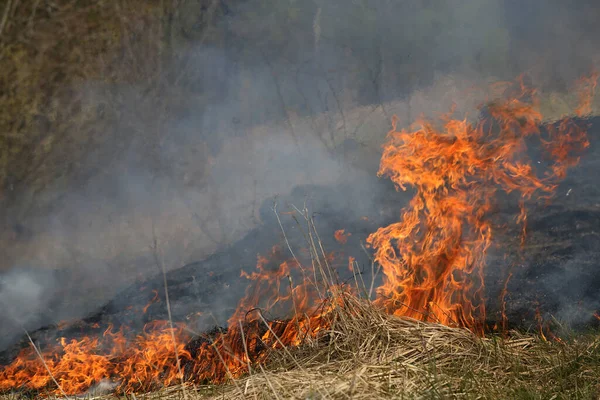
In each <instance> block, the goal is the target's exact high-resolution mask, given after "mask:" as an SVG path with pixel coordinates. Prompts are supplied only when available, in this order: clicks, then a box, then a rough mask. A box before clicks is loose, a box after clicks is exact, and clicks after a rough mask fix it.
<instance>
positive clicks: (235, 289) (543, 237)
mask: <svg viewBox="0 0 600 400" xmlns="http://www.w3.org/2000/svg"><path fill="white" fill-rule="evenodd" d="M585 123H589V124H590V131H589V136H590V142H591V146H590V148H589V149H588V151H587V152H586V154H585V155H584V156H582V158H581V162H580V164H579V165H578V166H577V167H576V168H574V169H573V170H572V171H571V172H570V174H569V176H568V177H567V178H566V179H565V180H564V182H563V183H562V184H561V185H560V186H559V188H558V190H557V192H556V196H555V198H554V199H553V201H552V202H551V204H549V205H547V204H532V205H530V206H529V217H528V238H527V241H526V243H525V245H524V246H523V247H520V245H519V228H518V227H517V226H516V225H515V224H514V218H515V216H516V215H517V212H518V209H517V208H516V204H517V203H516V202H515V201H509V200H511V199H510V198H509V197H506V198H505V199H502V200H501V201H500V202H499V203H498V206H497V210H496V216H497V217H498V220H500V221H504V222H505V223H506V224H507V227H506V228H504V229H500V230H498V231H497V234H496V238H495V246H494V247H493V248H492V249H490V252H489V256H488V265H487V268H486V295H487V298H488V322H489V324H490V325H493V324H494V323H495V322H497V321H499V310H500V305H501V304H502V302H501V301H500V300H499V298H500V294H501V292H502V287H503V286H504V283H505V282H506V279H507V276H508V274H509V273H510V274H512V277H511V279H510V280H509V283H508V293H507V295H506V303H505V304H506V315H507V317H508V321H509V326H510V327H517V328H520V329H536V326H537V322H536V310H539V312H540V313H541V314H542V315H543V316H544V317H545V319H547V320H551V318H555V319H556V320H558V321H560V322H561V323H564V324H565V325H568V326H571V327H574V328H576V329H585V328H586V327H590V326H592V325H594V324H596V325H597V324H598V323H599V321H598V320H597V319H596V318H594V317H593V313H594V312H595V311H597V310H600V290H599V289H600V179H599V177H598V176H597V171H600V168H599V167H600V157H599V156H600V143H599V141H600V118H593V119H591V120H589V121H586V122H585ZM366 179H367V178H366ZM368 179H372V182H371V183H370V184H369V185H363V184H357V185H340V186H338V187H321V186H302V187H298V188H297V189H296V190H295V191H294V192H293V193H292V194H291V195H290V196H287V197H284V198H278V199H277V204H278V210H279V211H282V212H285V211H288V210H289V209H290V208H289V205H290V204H292V203H293V204H295V205H297V206H302V205H303V204H304V202H305V201H306V204H307V206H308V207H309V209H310V210H312V211H313V214H312V215H313V216H314V218H315V223H316V227H317V231H318V232H319V234H320V236H321V238H322V241H323V245H324V247H325V249H327V251H333V252H335V253H336V259H337V260H341V261H340V265H338V267H339V271H340V275H341V279H342V280H344V279H347V278H348V277H349V273H348V270H347V262H346V261H345V260H346V259H347V258H346V256H350V255H351V256H353V257H356V259H357V261H358V263H359V265H360V266H361V268H363V276H364V278H365V280H367V281H369V280H370V274H371V263H370V258H369V255H368V254H366V253H365V252H364V251H363V250H361V243H364V240H365V238H366V237H367V236H368V234H370V233H371V232H373V231H375V230H376V229H377V228H378V227H379V226H382V225H384V224H388V223H390V222H393V221H394V220H395V219H396V218H397V213H398V210H399V209H400V208H401V207H402V206H403V205H404V204H405V203H406V200H407V199H408V198H409V196H410V194H409V193H397V192H396V191H395V190H394V188H393V186H392V184H391V183H390V182H389V181H387V180H385V179H381V180H377V178H376V177H372V178H368ZM365 188H368V189H365ZM365 197H369V198H370V199H371V200H372V201H370V202H362V201H360V199H361V198H365ZM513 200H514V199H513ZM366 204H377V205H378V209H377V210H372V209H371V210H367V209H364V210H363V209H361V207H363V208H365V207H366ZM272 206H273V200H269V201H266V202H265V203H264V204H263V207H262V209H261V220H262V222H263V223H262V225H261V227H259V228H257V229H254V230H253V231H251V232H250V233H249V234H248V235H246V236H245V237H244V238H243V239H242V240H240V241H238V242H236V243H234V244H233V245H231V246H230V247H229V248H227V249H226V250H224V251H221V252H219V253H216V254H214V255H212V256H210V257H208V258H207V259H205V260H202V261H198V262H194V263H190V264H187V265H185V266H183V267H182V268H180V269H177V270H174V271H171V272H168V273H167V284H168V288H169V297H170V302H171V309H172V314H173V319H174V320H176V321H186V322H187V323H188V324H189V325H190V326H191V328H192V329H194V330H202V331H209V330H210V329H213V328H214V327H215V326H216V325H223V324H224V323H225V321H226V319H227V317H228V316H229V315H230V314H231V312H232V311H233V310H234V308H235V306H236V303H237V301H238V300H239V299H240V298H241V297H242V296H243V293H244V290H245V287H246V286H247V283H248V282H247V281H246V280H245V279H244V278H242V277H240V272H241V270H246V271H252V269H253V268H254V266H255V264H256V258H257V255H258V254H261V255H267V254H269V253H270V252H271V250H272V247H273V246H274V245H277V246H279V247H280V249H281V252H280V253H279V254H278V255H276V256H275V259H274V260H273V262H278V261H283V260H285V259H288V258H290V257H289V255H288V251H287V248H286V244H285V240H284V237H283V235H282V231H281V228H280V227H279V224H278V222H277V220H276V218H275V214H274V212H273V210H272ZM359 215H364V216H366V217H368V219H364V218H360V217H358V216H359ZM350 216H352V217H350ZM298 221H299V222H298ZM298 221H297V220H295V219H294V218H293V217H292V216H290V215H288V214H284V213H282V223H283V225H284V231H285V232H286V236H287V238H288V239H289V241H290V244H291V247H292V248H293V249H295V250H297V252H298V254H301V253H302V249H303V248H306V247H307V245H306V240H305V238H304V236H303V233H302V231H303V226H304V223H303V221H302V219H299V220H298ZM337 229H346V231H347V232H350V233H352V235H351V236H349V238H348V242H347V243H346V244H345V245H341V244H339V243H337V242H336V240H335V239H334V237H333V234H334V232H335V230H337ZM153 299H155V301H154V302H153ZM156 299H158V300H156ZM161 299H164V286H163V281H162V276H161V275H157V276H156V277H154V278H150V279H146V280H144V281H140V282H137V283H136V284H134V285H133V286H131V287H129V288H128V289H126V290H124V291H122V292H121V293H120V294H119V295H117V296H116V297H115V298H114V299H113V300H112V301H110V302H109V303H107V304H106V305H104V306H103V307H101V308H99V309H98V310H97V311H96V312H94V313H92V314H91V315H89V316H88V317H87V318H85V319H83V320H80V321H78V322H75V323H72V324H69V325H62V326H61V327H58V326H57V325H53V324H49V325H47V326H45V327H44V328H41V329H39V330H37V331H35V332H32V337H33V338H34V340H36V341H37V342H38V343H39V344H40V345H41V346H42V347H44V343H48V342H49V341H52V340H54V339H55V338H56V337H59V336H65V337H78V336H80V335H83V334H90V333H92V334H94V333H97V334H100V333H101V332H102V331H103V330H104V329H105V328H106V327H107V326H108V325H109V324H112V325H114V326H115V327H119V326H121V325H126V326H128V327H130V328H131V330H132V331H139V330H141V328H142V327H143V325H144V324H145V323H147V322H149V321H152V320H161V319H167V311H166V307H165V302H164V301H163V300H161ZM148 304H150V305H149V306H148V308H147V311H146V312H143V307H144V306H146V305H148ZM198 313H203V314H202V315H201V316H200V315H199V314H198ZM93 326H95V327H93ZM27 345H28V343H27V341H26V340H25V338H21V339H20V340H15V342H14V344H13V345H12V346H10V347H9V348H8V349H6V350H4V351H3V352H2V353H0V363H7V362H9V361H10V360H11V359H12V358H13V357H14V356H15V354H16V352H17V351H18V349H19V348H21V347H22V346H27Z"/></svg>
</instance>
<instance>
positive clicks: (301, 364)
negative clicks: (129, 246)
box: [0, 0, 600, 400]
mask: <svg viewBox="0 0 600 400" xmlns="http://www.w3.org/2000/svg"><path fill="white" fill-rule="evenodd" d="M75 3H76V2H72V1H56V2H46V1H32V2H25V1H19V0H8V1H7V2H6V3H5V5H4V7H3V8H2V9H0V63H1V65H2V68H0V105H1V107H0V196H1V197H2V198H3V200H6V201H8V200H10V198H19V199H20V200H21V201H24V202H28V201H31V200H27V199H31V198H32V197H33V196H35V195H36V193H38V192H39V191H41V190H43V189H44V188H45V187H47V186H48V185H50V184H56V182H65V185H67V184H68V185H71V184H73V183H74V181H77V180H80V179H85V178H86V175H87V174H89V173H91V172H90V171H89V170H86V171H82V170H81V168H80V166H81V164H82V163H83V160H84V159H86V158H87V157H89V155H90V154H91V153H93V151H94V149H99V148H103V146H102V144H103V143H107V142H114V143H118V144H119V145H118V146H112V145H111V146H110V148H111V149H115V148H116V149H125V148H126V147H127V144H128V143H127V141H128V140H130V139H131V137H133V136H127V137H123V136H120V135H119V133H120V132H122V131H123V129H124V128H123V127H121V128H120V129H114V128H115V126H116V124H117V122H118V121H122V118H121V114H120V111H119V110H121V109H122V108H124V107H127V106H129V105H130V104H131V103H132V101H131V100H132V99H124V98H121V97H120V95H119V96H113V93H112V92H111V85H112V84H116V83H123V82H129V83H135V84H136V85H142V86H143V85H144V84H147V85H148V86H147V89H148V90H149V91H150V92H148V90H141V92H143V93H145V94H146V96H145V99H146V100H145V101H142V102H141V103H139V104H138V105H136V107H138V108H139V109H146V110H165V109H168V108H169V107H171V109H170V110H171V112H174V113H175V114H176V113H177V112H176V111H173V108H177V104H174V103H173V104H165V102H167V100H166V99H167V97H165V96H163V95H164V93H172V94H173V97H172V98H177V97H178V96H177V94H176V93H174V92H176V91H177V90H179V89H180V88H178V87H176V86H173V85H170V84H169V81H168V80H167V81H165V80H164V75H162V72H163V71H162V70H161V66H163V65H164V63H163V60H165V59H168V58H169V57H170V56H171V54H170V50H171V49H170V47H169V43H170V40H169V39H168V37H170V36H169V35H170V32H168V31H166V30H164V27H165V25H164V24H163V22H164V17H165V14H168V11H165V9H164V8H161V7H158V6H156V5H155V3H152V5H147V6H145V7H141V8H140V7H139V6H138V5H137V4H136V5H135V6H134V5H131V4H130V3H128V2H123V1H116V2H112V1H109V2H94V4H91V5H86V6H80V5H76V6H75V5H74V4H75ZM148 4H150V3H148ZM115 16H118V17H117V18H116V17H115ZM59 36H60V37H61V38H64V40H54V39H56V38H57V37H59ZM47 38H53V40H47ZM140 77H142V78H143V79H141V80H140ZM90 82H101V83H102V89H101V91H102V93H103V94H104V95H105V96H102V97H99V99H100V101H98V102H94V101H91V100H90V98H82V97H81V95H82V93H81V91H79V90H74V88H75V87H77V86H78V85H81V84H82V83H88V84H89V83H90ZM157 82H158V83H157ZM161 82H162V84H161ZM150 83H151V84H150ZM152 94H154V95H152ZM157 94H161V95H160V96H159V95H157ZM137 100H139V99H137ZM572 100H573V99H568V98H565V97H561V96H560V95H558V94H552V95H551V96H549V97H548V100H547V101H546V102H545V103H544V105H547V106H548V107H551V109H552V110H556V111H555V113H556V114H562V113H563V109H564V110H566V109H568V108H570V107H567V105H566V104H567V103H572V102H573V101H572ZM182 107H184V106H183V105H182ZM356 125H357V126H359V125H360V124H359V123H357V124H356ZM126 128H127V129H130V130H131V131H133V132H136V131H137V132H143V133H144V135H145V138H147V139H148V142H147V143H149V144H148V148H149V152H150V153H151V152H152V151H153V146H155V145H156V144H157V143H158V142H160V140H161V134H162V133H163V132H162V131H161V130H160V129H159V125H156V126H153V127H149V126H143V125H142V126H140V125H135V124H131V125H129V126H127V127H126ZM148 128H152V129H148ZM357 129H358V128H357ZM65 155H68V156H69V157H67V158H65ZM113 156H114V153H112V152H111V154H96V156H95V157H97V164H98V165H102V164H103V163H105V162H106V161H107V160H110V157H113ZM23 199H25V200H23ZM24 209H26V207H25V208H24ZM344 303H345V305H346V306H345V307H340V308H338V309H337V310H336V313H335V323H334V325H333V327H332V329H331V330H330V331H329V332H327V334H326V335H324V336H323V337H322V338H321V339H319V340H316V341H314V342H310V343H307V344H305V345H304V346H302V347H301V348H298V349H288V350H286V351H280V352H277V353H273V354H271V357H270V362H269V363H268V364H267V365H266V366H262V365H261V366H258V365H256V366H251V368H250V373H249V374H247V375H246V376H244V377H243V378H240V379H237V380H235V381H231V382H229V383H227V384H225V385H219V386H206V387H194V388H192V387H188V388H187V389H186V390H185V391H183V390H182V389H181V388H180V387H173V388H168V389H165V390H163V391H161V392H157V393H153V394H145V395H138V396H136V398H139V399H141V398H146V399H171V398H178V399H179V398H184V397H187V398H190V397H191V398H215V399H217V398H249V399H272V398H279V399H284V398H286V399H287V398H298V399H329V398H341V399H344V398H352V399H374V398H406V399H413V398H415V399H416V398H467V399H470V398H489V399H497V398H506V399H513V398H521V399H599V398H600V336H599V335H598V334H596V333H591V334H578V335H573V336H572V337H565V339H564V340H560V341H545V340H543V339H542V338H541V337H540V336H538V335H536V334H522V333H517V332H511V333H510V334H509V335H508V336H507V337H499V336H490V337H487V338H479V337H477V336H475V335H473V334H472V333H470V332H469V331H466V330H463V329H457V328H449V327H445V326H442V325H437V324H432V323H423V322H418V321H414V320H407V319H400V318H396V317H393V316H389V315H386V314H383V313H381V312H380V311H379V310H376V309H375V308H373V307H372V306H371V305H370V304H369V303H367V302H365V301H363V300H360V299H358V298H354V297H348V298H346V299H345V302H344ZM184 395H185V396H184ZM19 397H20V396H18V395H7V396H3V397H2V399H3V400H4V399H16V398H19Z"/></svg>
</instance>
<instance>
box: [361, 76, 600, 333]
mask: <svg viewBox="0 0 600 400" xmlns="http://www.w3.org/2000/svg"><path fill="white" fill-rule="evenodd" d="M596 78H597V76H594V77H593V80H584V81H582V82H583V83H584V84H585V87H584V88H583V89H582V91H581V92H580V93H582V95H581V96H582V97H581V99H582V104H587V106H589V104H590V101H589V100H588V99H589V98H590V97H591V95H593V89H594V88H595V83H592V82H595V79H596ZM586 88H587V91H586V90H585V89H586ZM584 93H587V96H586V95H584ZM587 106H586V107H587ZM581 109H582V108H581V107H580V108H579V109H578V110H581ZM487 112H488V114H489V115H488V116H487V117H486V118H484V119H483V120H482V121H480V122H478V123H477V124H472V123H470V122H468V121H467V120H466V119H463V120H459V119H454V118H452V117H451V116H445V117H444V118H443V124H442V126H441V127H440V128H438V127H437V126H435V125H434V124H433V123H432V122H430V121H427V120H421V121H420V122H419V123H418V125H417V127H416V128H415V129H414V130H413V131H410V130H400V131H398V130H397V121H396V120H394V121H393V124H392V125H393V128H392V130H391V131H390V132H389V134H388V142H387V144H386V145H385V146H384V152H383V156H382V159H381V165H380V169H379V175H380V176H382V175H383V176H387V177H389V178H390V179H391V180H392V181H393V182H394V183H395V184H396V185H397V187H398V188H399V189H401V190H406V188H407V186H410V187H412V188H414V191H415V195H414V197H413V199H412V200H411V202H410V204H409V206H408V207H407V208H405V209H404V210H403V212H402V216H401V220H400V222H398V223H395V224H392V225H390V226H387V227H384V228H381V229H379V230H378V231H377V232H375V233H373V234H372V235H370V236H369V238H368V240H367V242H368V243H369V244H370V245H371V246H372V247H373V248H374V249H375V259H376V261H377V262H378V263H379V264H380V265H381V266H382V269H383V273H384V282H383V285H382V286H381V287H380V288H379V289H378V297H377V299H376V303H377V304H379V305H381V306H382V307H384V308H385V310H386V311H387V312H389V313H393V314H396V315H402V316H409V317H412V318H416V319H420V320H431V321H436V322H440V323H443V324H447V325H459V326H466V327H469V328H471V329H474V330H477V331H480V330H481V329H482V328H483V321H484V319H485V301H484V296H483V293H484V282H483V267H484V265H485V257H486V251H487V250H488V248H489V246H490V244H491V240H492V236H493V226H492V221H491V217H490V212H491V211H492V206H493V200H494V199H495V197H496V196H497V194H498V192H499V191H503V192H506V193H511V192H516V193H517V194H518V195H519V197H520V199H519V200H520V201H519V206H520V209H521V212H520V214H519V216H518V217H517V222H518V223H520V224H522V226H523V235H525V232H526V231H525V229H526V225H525V223H526V219H527V213H526V208H525V204H526V201H528V200H531V199H532V198H534V197H537V198H542V197H548V196H549V195H550V194H551V193H553V192H554V190H555V189H556V186H557V183H558V182H559V181H560V180H561V179H562V178H564V177H565V175H566V171H567V169H568V168H569V167H572V166H573V165H575V164H576V163H577V161H578V158H577V157H576V154H578V153H580V152H581V151H582V150H583V149H584V148H586V147H587V146H588V141H587V139H586V132H585V130H583V129H582V128H580V127H579V126H578V125H577V124H575V123H574V122H573V121H572V120H571V119H570V118H564V119H563V120H562V121H560V123H558V124H557V125H556V126H555V127H552V126H551V127H548V129H547V130H546V131H542V130H541V129H540V126H541V124H542V119H543V116H542V114H541V113H540V111H539V107H538V100H537V96H536V91H535V90H533V89H532V88H529V87H527V86H525V85H524V84H523V83H521V84H520V85H519V94H518V95H516V96H514V97H512V98H507V99H504V100H502V101H498V102H496V103H492V104H490V105H489V106H488V109H487ZM532 137H537V138H538V139H539V141H540V143H541V147H543V148H544V149H545V150H546V153H547V156H546V157H547V160H546V161H547V162H550V166H549V168H546V171H544V174H543V175H542V174H540V172H541V171H536V168H534V163H533V162H532V160H531V159H530V157H529V155H528V153H527V149H528V147H527V140H528V139H530V138H532Z"/></svg>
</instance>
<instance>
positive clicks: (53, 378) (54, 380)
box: [23, 328, 69, 399]
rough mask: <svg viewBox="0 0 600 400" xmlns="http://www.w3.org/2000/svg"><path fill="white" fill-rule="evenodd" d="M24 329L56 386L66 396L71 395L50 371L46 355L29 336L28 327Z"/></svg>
mask: <svg viewBox="0 0 600 400" xmlns="http://www.w3.org/2000/svg"><path fill="white" fill-rule="evenodd" d="M23 331H25V334H26V335H27V339H29V343H31V345H32V346H33V349H34V350H35V352H36V354H37V355H38V357H39V358H40V360H41V361H42V364H44V368H46V371H48V375H50V378H52V381H53V382H54V384H55V385H56V387H57V388H58V390H60V393H61V394H62V395H63V396H64V397H65V398H67V399H68V398H69V396H67V394H66V393H65V391H64V390H63V388H62V387H61V386H60V385H59V384H58V381H57V380H56V378H55V377H54V375H53V374H52V371H50V368H48V364H46V361H45V360H44V357H43V356H42V353H41V352H40V350H39V349H38V348H37V346H36V345H35V343H33V339H31V336H29V332H27V329H25V328H23Z"/></svg>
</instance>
